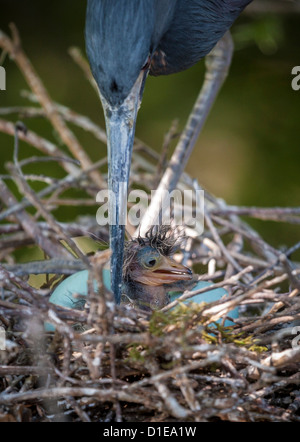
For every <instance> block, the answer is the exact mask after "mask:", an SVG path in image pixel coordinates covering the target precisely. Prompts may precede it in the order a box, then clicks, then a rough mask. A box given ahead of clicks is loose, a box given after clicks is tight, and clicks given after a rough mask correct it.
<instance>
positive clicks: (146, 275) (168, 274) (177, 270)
mask: <svg viewBox="0 0 300 442" xmlns="http://www.w3.org/2000/svg"><path fill="white" fill-rule="evenodd" d="M135 279H136V281H138V282H140V283H141V284H146V285H148V286H161V285H164V284H172V283H175V282H178V281H190V280H191V279H193V272H192V271H191V269H189V268H188V267H185V266H184V265H182V264H179V263H178V262H176V261H175V260H174V259H173V258H168V257H163V258H162V261H161V264H160V266H159V267H158V268H156V269H155V270H151V269H147V270H144V271H143V272H141V273H140V274H139V275H136V278H135Z"/></svg>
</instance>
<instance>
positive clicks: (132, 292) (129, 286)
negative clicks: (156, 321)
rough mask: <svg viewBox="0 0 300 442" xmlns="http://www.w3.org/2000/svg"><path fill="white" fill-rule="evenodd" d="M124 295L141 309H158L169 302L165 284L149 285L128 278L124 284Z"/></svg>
mask: <svg viewBox="0 0 300 442" xmlns="http://www.w3.org/2000/svg"><path fill="white" fill-rule="evenodd" d="M124 289H125V293H126V295H127V296H128V297H129V298H130V299H131V300H132V301H133V302H134V303H135V304H136V305H137V307H139V308H140V309H142V310H158V309H160V308H162V307H164V306H165V305H167V304H168V303H169V295H168V293H167V287H166V286H156V287H153V286H149V285H145V284H141V283H139V282H136V281H133V280H131V279H129V280H128V281H127V282H126V283H125V284H124Z"/></svg>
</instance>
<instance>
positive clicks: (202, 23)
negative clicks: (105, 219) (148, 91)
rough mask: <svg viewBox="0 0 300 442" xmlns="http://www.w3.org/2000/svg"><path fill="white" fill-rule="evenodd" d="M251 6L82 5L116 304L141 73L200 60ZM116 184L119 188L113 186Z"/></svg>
mask: <svg viewBox="0 0 300 442" xmlns="http://www.w3.org/2000/svg"><path fill="white" fill-rule="evenodd" d="M250 1H251V0H88V5H87V16H86V47H87V54H88V58H89V61H90V65H91V69H92V73H93V75H94V77H95V80H96V82H97V84H98V87H99V91H100V97H101V100H102V104H103V108H104V113H105V118H106V127H107V135H108V142H107V144H108V160H109V189H110V190H111V191H112V192H113V193H114V195H115V198H111V199H110V200H111V201H110V206H109V212H110V217H111V218H110V223H111V226H110V245H111V248H112V252H113V253H112V260H111V272H112V288H113V291H114V293H115V297H116V301H117V302H120V293H121V285H122V261H123V248H124V231H125V228H124V225H123V224H124V213H125V211H126V192H127V186H128V179H129V171H130V163H131V152H132V146H133V140H134V132H135V122H136V117H137V112H138V108H139V106H140V103H141V99H142V94H143V89H144V85H145V80H146V77H147V75H148V73H150V74H153V75H165V74H171V73H174V72H179V71H182V70H185V69H187V68H189V67H190V66H192V65H194V64H195V63H196V62H197V61H199V60H200V59H201V58H203V57H204V56H205V55H207V54H208V53H209V52H210V51H211V50H212V48H213V47H214V46H215V44H216V43H217V42H218V41H219V40H220V39H221V37H222V36H223V35H224V34H225V33H226V31H227V30H228V29H229V28H230V27H231V25H232V24H233V22H234V21H235V19H236V18H237V17H238V15H239V14H240V13H241V11H242V10H243V9H244V8H245V7H246V5H247V4H248V3H250ZM120 183H121V185H120Z"/></svg>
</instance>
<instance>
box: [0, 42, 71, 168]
mask: <svg viewBox="0 0 300 442" xmlns="http://www.w3.org/2000/svg"><path fill="white" fill-rule="evenodd" d="M0 35H1V34H0ZM0 131H1V132H3V133H6V134H8V135H12V136H14V135H15V125H14V124H13V123H11V122H9V121H5V120H1V119H0ZM20 140H22V141H25V142H26V143H28V144H30V145H31V146H34V147H36V148H37V149H38V150H39V151H41V152H43V153H45V154H46V155H49V156H52V157H58V158H59V159H60V160H65V161H64V162H63V163H62V167H63V168H64V169H65V170H66V172H68V173H70V174H71V175H72V176H77V175H78V173H80V169H79V168H78V167H76V166H75V165H74V164H72V159H71V158H69V157H67V156H66V154H65V153H64V152H63V151H61V150H60V149H59V148H58V147H57V146H55V144H53V143H51V142H50V141H48V140H45V139H44V138H42V137H40V136H38V135H36V134H35V133H34V132H31V131H27V132H26V133H24V132H21V133H20ZM73 161H74V160H73Z"/></svg>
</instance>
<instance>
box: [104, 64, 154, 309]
mask: <svg viewBox="0 0 300 442" xmlns="http://www.w3.org/2000/svg"><path fill="white" fill-rule="evenodd" d="M146 77H147V72H145V71H141V73H140V75H139V77H138V79H137V81H136V83H135V84H134V86H133V88H132V90H131V92H130V94H129V95H128V97H127V98H126V99H125V101H124V102H123V103H122V104H121V105H120V106H117V107H112V106H110V105H109V104H108V103H107V102H106V100H105V99H104V98H103V97H102V96H101V100H102V104H103V108H104V113H105V120H106V131H107V149H108V168H109V169H108V188H109V203H108V204H109V206H108V207H109V223H110V248H111V250H112V256H111V281H112V291H113V293H114V295H115V300H116V303H117V304H119V303H120V300H121V288H122V266H123V249H124V234H125V225H126V217H127V191H128V181H129V173H130V164H131V154H132V147H133V142H134V133H135V123H136V118H137V113H138V109H139V106H140V103H141V99H142V94H143V90H144V84H145V80H146Z"/></svg>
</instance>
